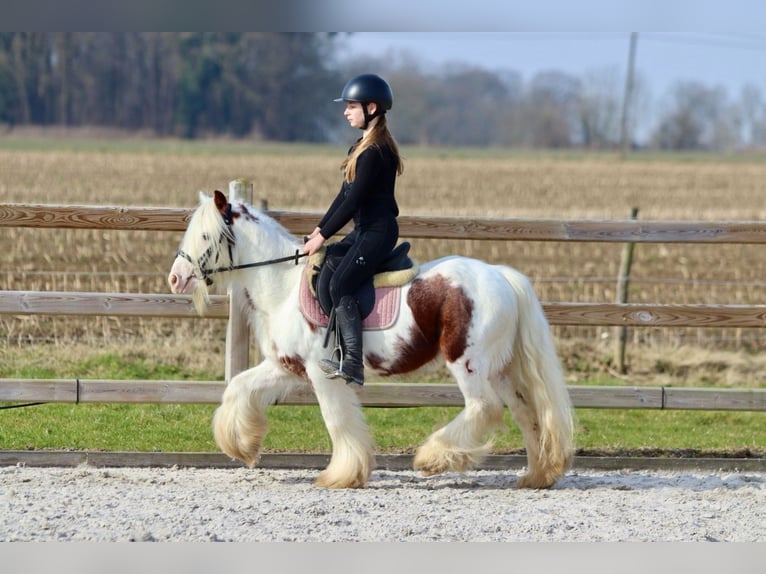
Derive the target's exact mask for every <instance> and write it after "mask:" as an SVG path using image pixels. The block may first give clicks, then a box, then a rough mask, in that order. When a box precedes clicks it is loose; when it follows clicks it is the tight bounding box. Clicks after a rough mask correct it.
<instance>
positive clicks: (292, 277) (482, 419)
mask: <svg viewBox="0 0 766 574" xmlns="http://www.w3.org/2000/svg"><path fill="white" fill-rule="evenodd" d="M300 246H301V242H300V241H299V240H298V239H297V238H295V237H293V236H292V235H291V234H290V233H289V232H288V231H287V230H286V229H285V228H284V227H282V226H281V225H280V224H279V223H277V222H276V221H275V220H274V219H272V218H270V217H269V216H268V215H266V214H264V213H263V212H261V211H259V210H257V209H255V208H254V207H252V206H250V205H248V204H245V203H238V202H235V203H234V204H230V203H229V201H228V200H227V198H226V196H225V195H224V194H223V193H221V192H220V191H216V192H215V193H214V195H213V197H209V196H206V195H205V194H202V193H200V205H199V207H198V208H197V209H196V210H195V212H194V214H193V216H192V218H191V220H190V222H189V225H188V228H187V230H186V233H185V235H184V237H183V240H182V241H181V246H180V249H179V252H178V256H177V257H176V259H175V261H174V262H173V266H172V269H171V270H170V275H169V277H168V281H169V284H170V287H171V290H172V291H173V292H174V293H186V294H194V301H195V304H196V305H197V309H198V310H199V311H200V312H201V311H202V310H203V309H204V305H205V302H206V300H207V295H208V286H209V284H211V283H212V282H213V278H212V277H211V275H212V274H213V273H215V282H216V283H217V284H218V285H217V286H218V287H221V288H225V287H231V288H232V289H235V290H239V292H240V293H242V294H243V295H244V296H243V297H242V298H241V299H242V300H244V301H245V304H244V307H245V308H244V309H243V310H242V312H243V313H246V314H247V315H248V317H249V320H250V322H251V325H252V327H253V330H254V333H255V336H256V337H257V339H258V342H259V345H260V348H261V354H262V356H263V361H262V362H261V363H260V364H259V365H257V366H256V367H253V368H251V369H249V370H247V371H244V372H242V373H240V374H238V375H237V376H236V377H234V378H233V379H232V380H231V381H230V383H229V384H228V385H227V387H226V390H225V392H224V394H223V398H222V402H221V405H220V406H219V407H218V409H217V410H216V413H215V416H214V419H213V430H214V434H215V439H216V441H217V443H218V445H219V446H220V447H221V449H222V450H223V451H224V452H225V453H226V454H228V455H229V456H231V457H234V458H237V459H240V460H242V461H243V462H244V463H246V464H247V465H248V466H251V467H252V466H254V465H255V464H256V463H257V462H258V458H259V454H260V450H261V445H262V441H263V437H264V435H265V434H266V431H267V421H266V408H267V407H268V406H269V405H271V404H274V403H275V402H277V401H279V400H280V399H281V398H284V397H285V396H286V395H287V394H288V393H290V391H291V390H293V389H295V388H296V387H299V386H301V385H310V386H311V388H312V389H313V391H314V393H315V394H316V398H317V401H318V403H319V406H320V409H321V413H322V417H323V418H324V422H325V424H326V426H327V430H328V432H329V434H330V438H331V440H332V458H331V459H330V463H329V464H328V466H327V468H326V469H325V470H323V471H322V472H321V474H320V475H319V477H318V478H317V481H316V484H317V485H318V486H324V487H330V488H359V487H363V486H364V485H365V484H366V483H367V480H368V479H369V476H370V473H371V472H372V470H373V468H374V467H375V458H374V450H373V441H372V438H371V436H370V432H369V430H368V427H367V423H366V421H365V417H364V414H363V411H362V409H361V407H360V400H359V397H360V395H361V396H363V395H364V392H365V391H364V388H362V389H361V390H358V391H357V390H354V389H353V388H352V386H350V385H346V384H345V383H344V382H343V381H342V380H341V379H333V380H330V379H328V378H326V375H325V373H324V372H322V370H321V369H320V368H319V361H320V359H322V358H324V357H326V356H328V349H326V348H325V347H324V344H323V343H324V339H325V331H326V329H325V328H323V327H320V326H317V325H316V324H314V323H312V322H310V321H309V320H308V319H307V318H305V316H304V315H303V313H302V312H301V309H300V307H299V290H300V287H301V282H302V281H303V280H304V272H305V269H306V265H305V263H304V261H305V260H301V264H299V265H295V264H290V263H274V264H270V265H258V262H263V261H270V260H273V259H281V258H285V257H289V256H290V255H291V254H295V253H297V250H298V249H300ZM256 265H257V266H256ZM400 297H401V299H400V301H401V305H400V311H399V315H398V318H397V319H396V321H395V322H394V323H393V325H392V326H391V327H390V328H387V329H384V330H366V331H365V332H364V361H365V367H366V369H367V371H368V374H376V375H382V376H389V375H402V374H405V373H412V372H414V371H416V370H419V369H422V368H425V367H434V366H439V365H443V364H445V363H446V366H447V368H448V369H449V371H450V372H451V374H452V375H453V376H454V377H455V380H456V381H457V385H458V387H459V388H460V391H461V392H462V394H463V396H464V399H465V408H464V409H463V410H462V411H461V412H460V413H459V414H458V415H457V416H456V417H455V418H454V419H453V420H452V421H451V422H450V423H449V424H447V425H446V426H444V427H443V428H440V429H438V430H437V431H435V432H434V433H433V434H431V436H429V437H428V439H427V440H426V441H425V443H424V444H423V445H422V446H420V447H419V448H418V450H417V452H416V454H415V457H414V467H415V468H416V469H419V470H421V471H422V472H423V474H425V475H430V474H436V473H440V472H445V471H464V470H467V469H469V468H471V467H473V466H475V465H476V464H477V463H479V462H480V461H481V460H482V457H484V456H485V455H486V454H487V453H488V451H489V449H490V445H491V432H492V431H495V430H497V429H498V428H501V427H502V424H503V412H504V408H505V406H507V407H509V409H510V412H511V415H512V417H513V419H514V420H515V421H516V423H517V424H518V425H519V427H520V428H521V430H522V433H523V437H524V443H525V446H526V452H527V458H528V465H527V472H526V474H524V475H523V476H521V477H520V479H519V481H518V486H520V487H529V488H546V487H549V486H551V485H552V484H554V483H555V482H556V481H557V480H558V479H559V478H561V477H562V476H563V475H564V473H565V472H566V470H567V469H568V468H569V466H570V465H571V462H572V458H573V452H574V451H573V426H574V425H573V418H572V408H571V402H570V398H569V394H568V392H567V389H566V386H565V384H564V379H563V375H562V371H561V366H560V362H559V359H558V356H557V354H556V350H555V346H554V342H553V339H552V336H551V333H550V328H549V325H548V323H547V321H546V319H545V316H544V314H543V311H542V307H541V305H540V303H539V301H538V299H537V297H536V295H535V293H534V291H533V289H532V286H531V284H530V282H529V280H528V279H527V278H526V277H525V276H523V275H522V274H521V273H519V272H517V271H515V270H514V269H511V268H510V267H506V266H501V265H490V264H488V263H485V262H482V261H479V260H476V259H471V258H467V257H458V256H455V257H446V258H443V259H439V260H436V261H431V262H429V263H426V264H424V265H421V267H420V270H419V272H418V274H417V276H416V277H415V279H414V280H412V281H411V282H410V283H408V284H406V285H405V286H403V287H402V288H401V291H400Z"/></svg>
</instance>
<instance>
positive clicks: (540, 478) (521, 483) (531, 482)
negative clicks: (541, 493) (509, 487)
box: [516, 473, 557, 490]
mask: <svg viewBox="0 0 766 574" xmlns="http://www.w3.org/2000/svg"><path fill="white" fill-rule="evenodd" d="M556 480H557V478H553V477H551V476H548V475H544V474H531V473H528V474H525V475H522V476H521V477H519V480H518V482H517V483H516V488H531V489H534V490H542V489H546V488H550V487H551V486H553V485H554V484H556Z"/></svg>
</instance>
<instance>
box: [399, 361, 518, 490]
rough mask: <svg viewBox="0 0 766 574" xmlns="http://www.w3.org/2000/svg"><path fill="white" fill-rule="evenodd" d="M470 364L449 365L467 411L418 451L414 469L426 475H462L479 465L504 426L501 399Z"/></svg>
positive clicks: (434, 434)
mask: <svg viewBox="0 0 766 574" xmlns="http://www.w3.org/2000/svg"><path fill="white" fill-rule="evenodd" d="M474 363H478V361H474ZM467 364H468V363H467V362H466V361H463V360H461V361H458V362H457V363H448V364H447V367H448V368H449V369H450V371H451V372H452V374H453V375H454V376H455V378H456V380H457V383H458V386H459V387H460V390H461V392H462V393H463V397H464V398H465V408H464V409H463V410H462V411H461V412H460V413H459V414H458V415H457V416H456V417H455V418H454V419H453V420H452V421H450V422H449V423H448V424H447V425H446V426H444V427H442V428H440V429H439V430H437V431H436V432H434V433H433V434H431V436H429V437H428V439H427V440H426V442H425V443H423V445H421V446H420V448H418V450H417V452H416V453H415V459H414V461H413V466H414V467H415V469H416V470H420V471H421V472H422V473H423V474H424V475H432V474H437V473H440V472H445V471H457V472H462V471H465V470H468V469H470V468H472V467H474V466H476V465H477V464H479V463H480V462H481V461H482V459H483V458H484V457H485V456H486V455H487V453H488V452H489V450H490V448H491V446H492V440H491V438H490V439H489V440H488V439H487V434H488V433H489V432H490V431H492V430H495V429H496V428H498V427H502V425H503V409H504V407H503V404H502V402H501V401H500V398H499V397H498V396H497V394H496V393H495V392H494V390H493V389H492V388H491V387H490V385H489V383H488V382H487V379H486V376H485V375H484V374H483V373H481V372H480V371H478V370H473V369H468V368H467V367H466V365H467Z"/></svg>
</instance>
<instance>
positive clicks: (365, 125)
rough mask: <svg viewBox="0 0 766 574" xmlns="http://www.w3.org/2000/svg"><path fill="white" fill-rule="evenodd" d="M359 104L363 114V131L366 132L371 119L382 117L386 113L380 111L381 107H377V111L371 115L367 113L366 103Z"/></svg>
mask: <svg viewBox="0 0 766 574" xmlns="http://www.w3.org/2000/svg"><path fill="white" fill-rule="evenodd" d="M360 103H361V104H362V112H363V113H364V126H362V129H363V130H366V129H367V128H368V127H369V125H370V122H371V121H372V120H373V119H375V118H377V117H378V116H382V115H383V114H385V113H386V110H383V109H381V106H380V105H378V106H377V109H376V110H375V113H374V114H371V113H369V112H368V111H367V102H360Z"/></svg>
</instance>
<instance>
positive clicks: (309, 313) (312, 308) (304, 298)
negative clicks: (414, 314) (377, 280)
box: [298, 275, 401, 330]
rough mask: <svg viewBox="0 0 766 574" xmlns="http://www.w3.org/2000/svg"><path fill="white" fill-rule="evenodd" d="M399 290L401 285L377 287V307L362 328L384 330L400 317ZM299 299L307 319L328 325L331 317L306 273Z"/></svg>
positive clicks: (302, 280) (315, 323)
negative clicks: (314, 293)
mask: <svg viewBox="0 0 766 574" xmlns="http://www.w3.org/2000/svg"><path fill="white" fill-rule="evenodd" d="M399 291H401V287H376V288H375V307H373V309H372V312H371V313H370V314H369V315H368V316H367V317H366V318H365V319H364V320H363V321H362V329H365V330H375V329H377V330H383V329H389V328H391V327H392V326H393V324H394V323H395V322H396V319H397V318H398V317H399V301H400V299H401V297H400V294H399ZM298 299H299V300H300V308H301V313H303V316H304V317H306V319H308V320H309V321H310V322H311V323H313V324H314V325H318V326H319V327H327V323H328V322H329V319H328V317H327V315H325V312H324V311H322V307H321V306H320V305H319V301H318V300H317V298H316V297H314V295H313V293H312V292H311V289H310V288H309V283H308V280H307V279H306V276H305V275H304V276H303V278H302V279H301V286H300V293H299V296H298Z"/></svg>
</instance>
